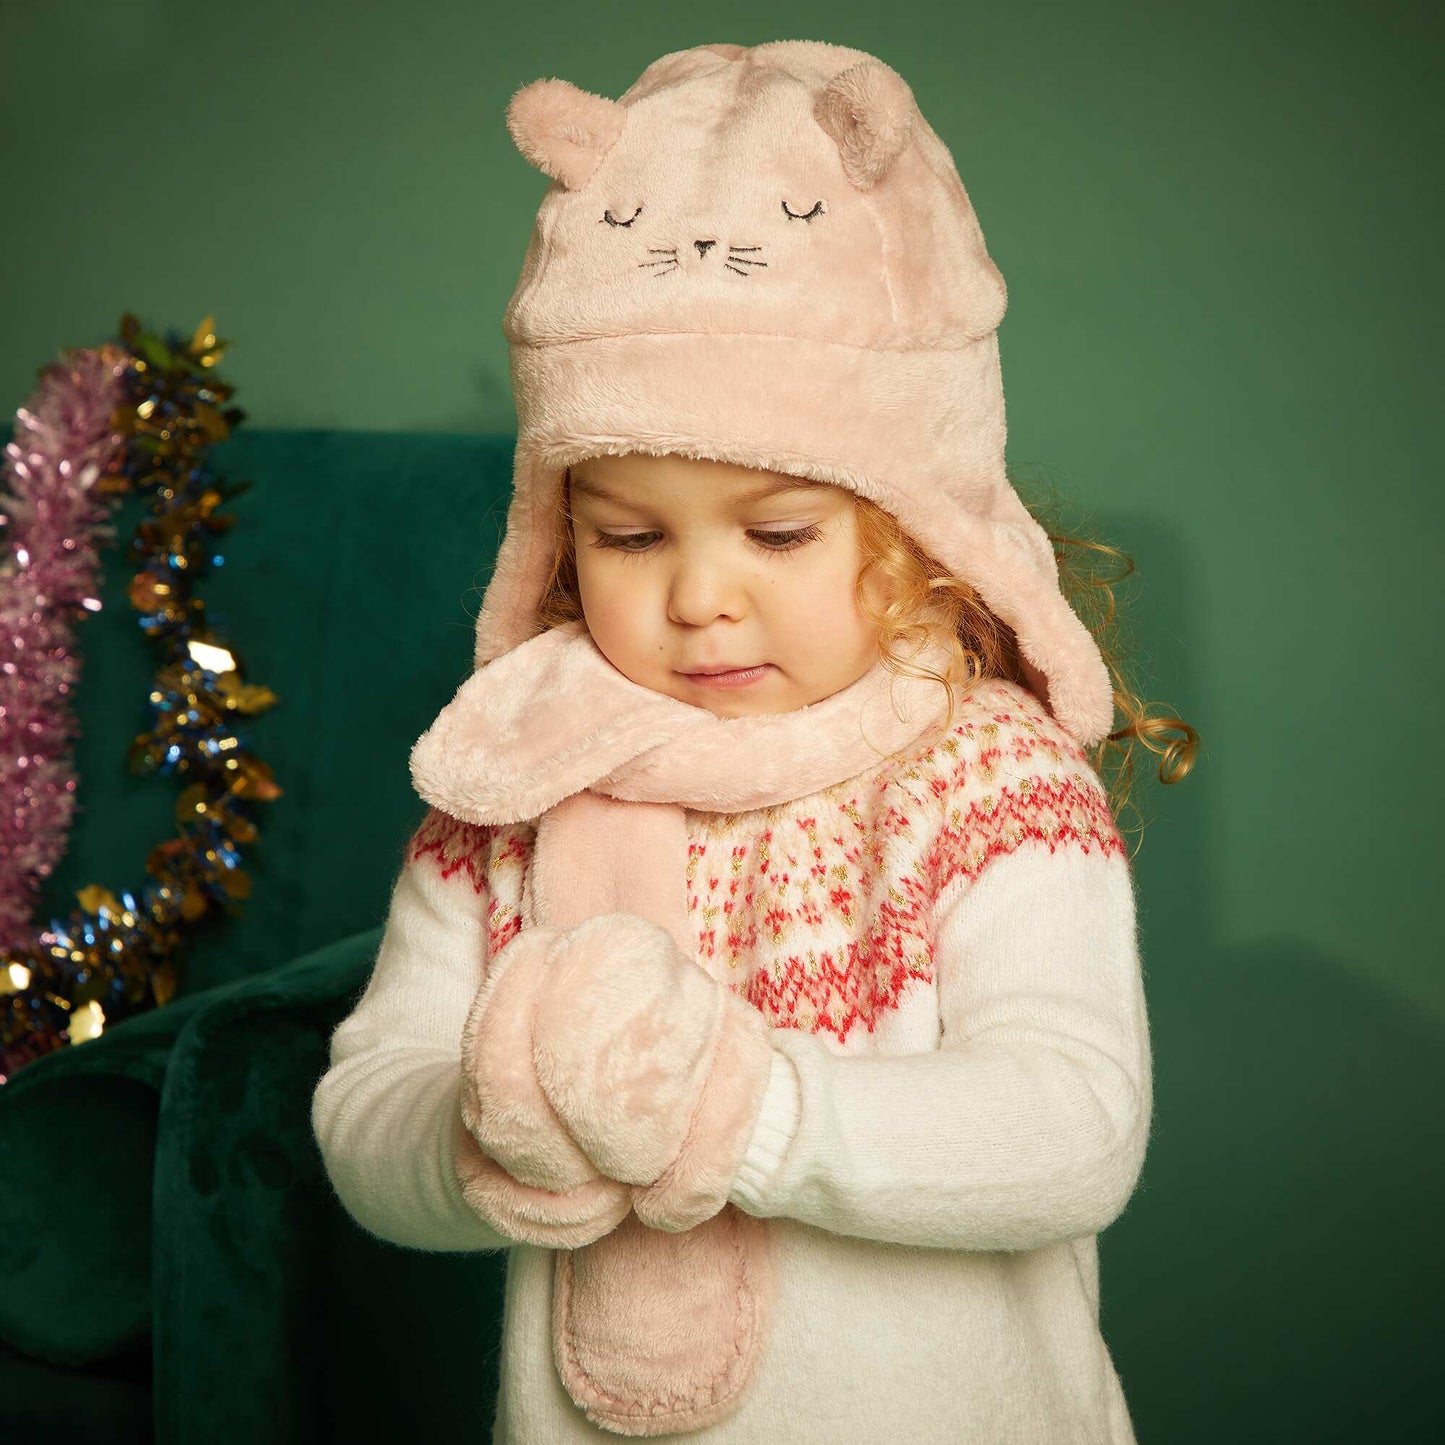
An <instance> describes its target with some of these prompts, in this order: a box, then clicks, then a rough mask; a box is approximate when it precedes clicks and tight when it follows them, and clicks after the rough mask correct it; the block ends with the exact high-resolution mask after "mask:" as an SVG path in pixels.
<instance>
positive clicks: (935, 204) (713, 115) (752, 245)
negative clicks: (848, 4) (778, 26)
mask: <svg viewBox="0 0 1445 1445" xmlns="http://www.w3.org/2000/svg"><path fill="white" fill-rule="evenodd" d="M507 127H508V130H509V132H510V133H511V135H512V138H513V140H514V141H515V143H516V145H517V148H518V149H519V150H520V151H521V153H522V155H523V156H525V157H526V158H527V159H528V160H529V161H530V162H531V163H532V164H533V165H535V166H536V167H537V168H538V169H539V170H541V171H542V172H543V173H544V174H546V175H548V176H551V177H552V178H553V181H554V182H555V184H554V185H553V186H552V187H550V188H549V190H548V192H547V194H546V196H545V197H544V199H543V202H542V205H541V209H540V211H539V213H538V217H537V225H536V228H535V230H534V232H533V235H532V238H531V241H530V244H529V246H528V250H527V256H526V259H525V261H524V263H523V268H522V276H521V279H520V281H519V283H518V286H517V290H516V292H515V293H514V295H513V297H512V300H511V303H510V304H509V306H508V308H507V313H506V317H505V320H504V330H505V331H506V334H507V337H508V339H509V340H510V341H513V342H523V343H531V344H545V343H546V342H548V341H561V340H575V339H578V338H580V337H583V336H606V335H613V334H624V333H632V332H639V331H656V332H676V331H718V332H730V333H749V332H752V333H758V332H762V333H772V334H788V335H796V336H807V337H810V338H816V339H820V340H829V341H836V342H839V343H842V344H851V345H855V346H891V347H898V348H911V347H925V346H937V345H939V344H945V345H948V344H952V345H958V346H962V345H964V344H966V343H967V342H968V341H970V340H973V339H976V338H977V337H979V336H982V335H986V334H987V333H988V332H990V331H992V330H993V329H994V328H995V327H996V326H997V324H998V322H999V320H1000V319H1001V317H1002V314H1003V309H1004V304H1005V295H1006V293H1005V290H1004V286H1003V280H1002V278H1001V277H1000V276H999V274H998V271H997V269H996V268H995V267H994V266H993V263H992V262H991V261H990V260H989V258H988V255H987V252H986V250H985V248H984V244H983V237H982V234H981V232H980V230H979V227H978V223H977V220H976V219H975V218H974V216H973V211H972V207H971V205H970V203H969V200H968V197H967V194H966V193H965V191H964V188H963V185H962V183H961V181H960V180H959V177H958V172H957V169H956V167H955V166H954V164H953V160H952V157H951V156H950V154H949V152H948V150H947V148H946V147H945V146H943V144H942V142H941V141H939V140H938V137H937V136H936V135H935V134H934V133H933V131H932V130H931V129H930V127H929V126H928V124H927V122H926V121H925V120H924V119H923V117H922V115H921V114H920V113H919V110H918V107H917V105H916V103H915V101H914V97H913V93H912V91H911V90H910V89H909V87H908V85H907V83H906V82H905V81H904V80H903V78H902V77H901V76H900V75H899V74H898V73H897V72H896V71H894V70H893V69H891V68H890V67H889V66H887V65H885V64H884V63H883V62H882V61H880V60H877V59H876V58H874V57H872V56H869V55H866V54H865V53H864V52H861V51H854V50H849V49H847V48H845V47H841V46H834V45H826V44H823V43H821V42H814V41H779V42H775V43H773V44H770V45H760V46H754V47H752V48H751V49H749V48H746V47H743V46H734V45H709V46H699V47H697V48H696V49H693V50H686V51H678V52H675V53H674V54H672V55H667V56H663V57H662V58H661V59H660V60H658V61H656V62H654V63H653V64H652V65H651V66H649V67H648V68H647V70H646V71H644V72H643V74H642V76H641V77H640V78H639V79H638V81H637V82H636V83H635V84H634V85H633V86H632V87H630V88H629V90H628V91H627V92H626V93H625V94H624V95H623V97H622V98H621V99H620V100H611V99H608V98H606V97H604V96H599V95H593V94H591V93H589V92H587V91H584V90H581V89H579V88H578V87H577V86H575V85H573V84H571V83H570V82H569V81H565V80H558V79H543V80H536V81H533V82H532V83H531V84H530V85H527V86H524V87H522V89H521V90H519V91H518V92H517V93H516V94H515V95H514V96H513V97H512V101H511V103H510V105H509V106H508V109H507ZM960 220H962V224H960ZM885 258H886V260H887V265H885V264H884V263H885ZM960 274H962V275H964V276H965V277H966V278H971V279H969V280H967V281H966V282H965V284H964V285H962V286H960V284H959V276H960ZM940 338H944V339H943V340H942V342H940ZM948 338H952V339H951V340H949V339H948Z"/></svg>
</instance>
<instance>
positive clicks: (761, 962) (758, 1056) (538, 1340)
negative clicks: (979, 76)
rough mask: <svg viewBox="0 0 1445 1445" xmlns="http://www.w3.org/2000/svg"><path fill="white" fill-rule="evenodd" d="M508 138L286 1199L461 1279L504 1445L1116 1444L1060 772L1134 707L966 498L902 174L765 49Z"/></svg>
mask: <svg viewBox="0 0 1445 1445" xmlns="http://www.w3.org/2000/svg"><path fill="white" fill-rule="evenodd" d="M507 122H508V127H509V130H510V132H511V134H512V136H513V138H514V140H515V141H516V144H517V146H518V148H519V149H520V150H521V152H522V154H523V155H524V156H525V157H526V158H527V159H528V160H529V161H531V162H532V163H534V164H535V165H536V166H537V167H539V168H540V169H541V170H542V171H543V172H544V173H545V174H547V175H548V176H550V177H552V179H553V182H554V183H553V184H552V185H551V186H550V187H549V188H548V190H547V193H546V195H545V197H544V199H543V202H542V206H541V212H540V214H539V216H538V218H537V225H536V228H535V230H534V232H533V236H532V239H531V242H530V245H529V248H528V251H527V255H526V259H525V262H524V265H523V271H522V276H521V280H520V283H519V285H518V287H517V290H516V292H515V294H514V296H513V298H512V301H511V303H510V305H509V307H508V309H507V315H506V334H507V337H508V340H509V342H510V344H511V348H512V358H513V387H514V394H515V397H516V403H517V411H518V435H517V448H516V458H515V477H514V493H513V497H512V500H511V504H510V508H509V511H508V514H507V526H506V533H505V536H504V539H503V541H502V544H501V548H500V552H499V554H498V558H497V564H496V569H495V572H494V575H493V577H492V580H491V582H490V584H489V586H488V588H487V590H486V594H485V597H484V599H483V603H482V608H481V612H480V615H479V617H478V619H477V635H476V671H475V672H474V673H473V675H472V676H471V677H470V678H469V679H468V680H467V681H466V682H465V683H464V684H463V685H462V686H461V688H460V689H459V690H458V692H457V695H456V697H455V699H454V700H453V701H452V702H451V703H450V704H449V705H448V706H447V707H446V708H445V709H444V710H443V711H442V713H441V715H440V716H439V717H438V718H437V720H436V722H435V723H434V724H433V726H432V727H431V728H430V729H429V730H428V731H427V733H426V734H425V735H424V736H423V737H422V738H421V739H420V740H419V741H418V743H417V745H416V747H415V748H414V750H413V752H412V758H411V765H412V778H413V781H414V784H415V787H416V790H417V792H418V794H419V795H420V797H421V798H422V799H423V800H424V801H425V802H426V803H427V804H429V805H430V810H429V811H428V813H427V814H426V816H425V818H424V819H423V821H422V823H421V825H420V827H419V828H418V830H417V832H416V834H415V836H414V837H413V838H412V839H411V840H410V843H409V845H408V847H407V850H406V854H405V858H404V863H403V866H402V869H401V872H400V875H399V877H398V879H397V882H396V885H395V890H394V892H393V895H392V899H391V911H390V914H389V917H388V921H387V926H386V929H385V933H384V937H383V940H382V944H381V949H380V952H379V955H378V957H377V960H376V964H375V969H374V972H373V975H372V977H371V980H370V982H369V985H368V987H367V989H366V991H365V994H364V996H363V997H362V999H361V1000H360V1002H359V1003H358V1005H357V1007H356V1009H355V1011H354V1012H353V1013H352V1014H351V1015H350V1017H348V1018H347V1019H346V1020H345V1021H344V1022H343V1023H342V1024H341V1025H340V1026H339V1027H338V1028H337V1030H336V1032H335V1034H334V1036H333V1039H332V1043H331V1066H330V1069H329V1070H328V1072H327V1073H326V1075H325V1077H324V1078H323V1079H322V1080H321V1082H320V1084H319V1086H318V1088H317V1090H316V1094H315V1099H314V1104H313V1123H314V1127H315V1132H316V1137H317V1140H318V1143H319V1146H320V1148H321V1151H322V1154H323V1157H324V1159H325V1163H326V1167H327V1170H328V1173H329V1175H330V1178H331V1180H332V1182H333V1184H334V1186H335V1188H336V1191H337V1193H338V1195H339V1197H340V1199H341V1201H342V1203H343V1204H344V1206H345V1207H346V1209H347V1210H348V1211H349V1212H350V1213H351V1214H352V1215H353V1216H354V1218H355V1219H356V1220H357V1221H358V1222H359V1223H360V1224H361V1225H362V1226H364V1227H365V1228H366V1229H368V1230H369V1231H371V1232H372V1233H374V1234H376V1235H378V1236H380V1237H381V1238H383V1239H387V1240H392V1241H395V1242H396V1243H398V1244H402V1245H407V1246H411V1247H414V1248H419V1249H428V1250H479V1249H480V1250H506V1251H507V1261H506V1266H507V1276H506V1280H507V1282H506V1298H505V1308H504V1317H503V1325H502V1329H503V1345H502V1360H501V1377H500V1387H499V1393H498V1408H497V1427H496V1429H497V1433H496V1435H495V1437H494V1438H495V1439H497V1440H501V1441H507V1442H511V1445H564V1442H571V1441H596V1440H601V1439H606V1438H609V1437H611V1436H615V1435H667V1434H678V1433H682V1432H691V1434H692V1437H693V1438H694V1439H696V1440H697V1441H698V1442H699V1445H703V1442H707V1445H712V1442H730V1445H742V1442H749V1445H762V1442H769V1445H773V1442H812V1441H816V1442H824V1441H826V1442H828V1445H845V1442H869V1445H876V1442H879V1441H884V1440H889V1439H898V1440H907V1441H913V1442H931V1441H939V1442H943V1441H948V1442H955V1441H965V1440H966V1441H969V1442H971V1445H987V1442H1003V1441H1019V1442H1040V1445H1042V1442H1049V1445H1063V1442H1099V1445H1103V1442H1109V1445H1121V1442H1126V1441H1132V1440H1133V1438H1134V1437H1133V1432H1132V1429H1131V1424H1130V1417H1129V1412H1128V1409H1127V1407H1126V1404H1125V1400H1124V1397H1123V1394H1122V1392H1121V1389H1120V1384H1119V1380H1118V1377H1117V1375H1116V1372H1115V1370H1114V1367H1113V1364H1112V1362H1111V1359H1110V1356H1109V1352H1108V1350H1107V1348H1106V1346H1105V1344H1104V1341H1103V1340H1102V1338H1101V1336H1100V1333H1099V1324H1098V1320H1099V1290H1098V1273H1097V1258H1098V1255H1097V1247H1096V1243H1097V1242H1096V1236H1097V1234H1098V1232H1099V1231H1100V1230H1102V1229H1103V1228H1104V1227H1105V1226H1106V1225H1108V1224H1109V1223H1110V1222H1111V1221H1112V1220H1114V1219H1115V1218H1116V1217H1117V1216H1118V1215H1119V1213H1120V1212H1121V1210H1123V1208H1124V1206H1125V1204H1126V1202H1127V1200H1128V1199H1129V1197H1130V1195H1131V1193H1132V1192H1133V1190H1134V1187H1135V1184H1136V1181H1137V1179H1138V1176H1139V1172H1140V1168H1141V1165H1142V1162H1143V1158H1144V1153H1145V1144H1146V1139H1147V1136H1148V1132H1149V1125H1150V1113H1151V1064H1150V1049H1149V1037H1148V1022H1147V1014H1146V1008H1145V1000H1144V995H1143V990H1142V979H1141V969H1140V961H1139V956H1138V952H1137V947H1136V933H1135V913H1134V899H1133V888H1132V880H1131V873H1130V865H1129V859H1128V856H1127V853H1126V850H1125V848H1124V846H1123V842H1122V838H1121V835H1120V832H1119V830H1118V828H1117V826H1116V823H1115V819H1114V815H1113V812H1112V809H1111V804H1110V799H1109V797H1108V794H1107V792H1106V789H1105V788H1104V786H1103V784H1102V782H1101V780H1100V776H1099V774H1098V773H1097V772H1096V771H1095V768H1094V766H1093V764H1091V762H1090V760H1089V755H1088V754H1087V753H1086V749H1091V748H1096V747H1098V746H1100V745H1101V744H1102V742H1103V740H1104V739H1105V738H1106V735H1109V733H1110V728H1111V726H1112V723H1113V717H1114V708H1115V704H1116V701H1127V702H1128V703H1129V704H1130V705H1132V704H1133V702H1134V699H1133V698H1132V696H1131V695H1130V694H1128V693H1126V692H1120V693H1116V692H1115V689H1114V686H1113V682H1112V679H1111V674H1110V665H1109V664H1108V663H1106V660H1105V657H1104V655H1103V653H1102V651H1101V649H1100V647H1099V645H1098V644H1097V643H1096V640H1095V638H1094V636H1093V634H1092V633H1091V632H1090V630H1089V629H1088V628H1087V627H1086V626H1085V625H1084V623H1083V622H1082V620H1081V619H1080V617H1079V616H1078V615H1077V614H1076V613H1075V611H1074V610H1073V608H1072V607H1071V605H1070V603H1069V601H1068V599H1067V598H1066V597H1065V595H1064V593H1063V591H1062V588H1061V585H1060V573H1059V568H1058V564H1057V561H1056V558H1055V555H1054V552H1053V548H1052V545H1051V540H1050V538H1049V536H1048V534H1046V533H1045V532H1044V530H1043V528H1042V527H1041V526H1040V525H1039V523H1038V522H1037V521H1036V520H1035V519H1034V517H1033V515H1032V514H1031V513H1030V512H1029V510H1028V509H1027V508H1026V507H1025V506H1024V504H1023V503H1022V501H1021V500H1020V498H1019V497H1018V495H1017V494H1016V493H1015V491H1014V489H1013V487H1012V485H1011V484H1010V482H1009V481H1008V479H1007V478H1006V476H1005V472H1004V409H1003V393H1002V386H1001V381H1000V371H999V356H998V344H997V338H996V334H995V332H996V328H997V326H998V324H999V321H1000V319H1001V317H1002V315H1003V311H1004V304H1005V291H1004V285H1003V281H1002V279H1001V277H1000V276H999V273H998V271H997V270H996V268H995V267H994V265H993V263H992V262H991V261H990V259H989V257H988V254H987V252H986V250H985V247H984V242H983V237H982V234H981V233H980V230H979V227H978V224H977V221H976V219H975V217H974V214H973V210H972V207H971V205H970V203H969V200H968V196H967V194H966V192H965V190H964V188H963V186H962V184H961V183H960V180H959V177H958V173H957V171H956V169H955V167H954V164H953V161H952V158H951V157H950V155H949V153H948V151H947V150H946V149H945V147H944V146H943V145H942V143H941V142H940V141H939V139H938V137H937V136H936V135H935V134H934V132H933V131H932V130H931V128H930V127H929V126H928V124H927V122H926V121H925V120H924V119H923V117H922V115H921V114H920V113H919V111H918V109H917V106H916V104H915V102H914V99H913V96H912V93H911V91H910V90H909V88H908V86H907V85H906V84H905V83H904V81H903V80H902V79H901V77H900V76H899V75H898V74H897V73H896V72H894V71H893V70H892V69H890V68H889V67H888V66H887V65H885V64H883V63H882V62H880V61H879V60H877V59H875V58H873V57H872V56H869V55H866V54H863V53H862V52H859V51H856V50H849V49H845V48H842V47H839V46H833V45H826V44H822V43H818V42H813V41H780V42H776V43H773V44H767V45H760V46H755V47H752V48H747V47H744V46H739V45H704V46H699V47H697V48H695V49H690V50H685V51H680V52H677V53H674V54H670V55H666V56H664V57H662V58H661V59H660V60H657V61H656V62H654V63H653V64H652V65H650V66H648V68H647V69H646V70H645V71H644V72H643V74H642V75H641V77H640V78H639V79H638V81H637V82H636V83H635V84H634V85H633V86H632V87H631V88H630V89H629V90H628V91H627V92H626V94H625V95H623V96H622V98H621V99H620V100H617V101H613V100H610V99H606V98H604V97H601V96H597V95H592V94H589V93H587V92H584V91H582V90H579V89H578V88H577V87H575V86H573V85H571V84H569V83H568V82H566V81H563V80H555V79H550V80H538V81H536V82H534V83H533V84H531V85H529V86H526V87H524V88H523V89H522V90H520V91H519V92H518V93H517V94H516V96H514V98H513V100H512V102H511V105H510V107H509V110H508V114H507ZM1138 722H1139V719H1138V717H1137V716H1136V717H1135V718H1134V721H1133V723H1131V729H1134V728H1135V725H1136V724H1137V723H1138ZM1125 731H1130V729H1126V730H1125ZM1135 735H1137V736H1144V733H1143V732H1140V731H1137V730H1135ZM1122 736H1123V733H1120V734H1114V735H1113V737H1114V738H1115V739H1118V738H1119V737H1122Z"/></svg>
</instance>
